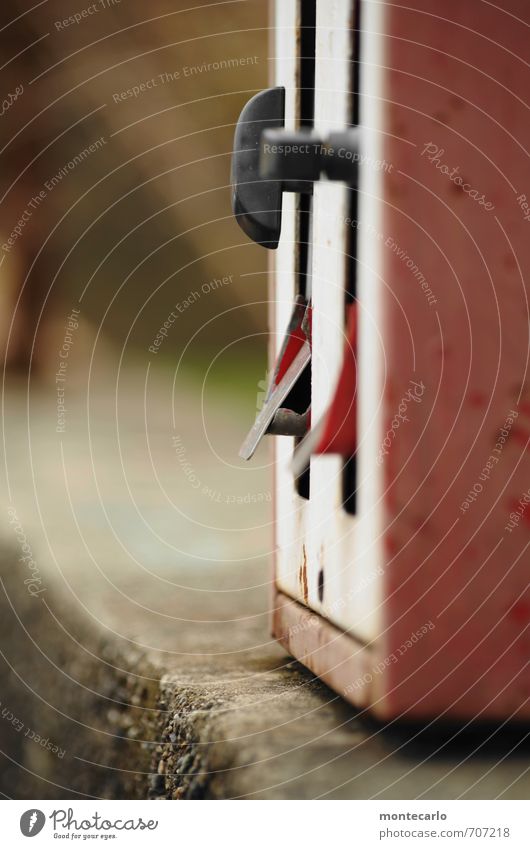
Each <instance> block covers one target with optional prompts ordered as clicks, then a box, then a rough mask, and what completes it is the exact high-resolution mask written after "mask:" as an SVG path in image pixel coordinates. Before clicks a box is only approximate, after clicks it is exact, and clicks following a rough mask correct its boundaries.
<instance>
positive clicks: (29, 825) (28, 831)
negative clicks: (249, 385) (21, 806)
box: [20, 808, 46, 837]
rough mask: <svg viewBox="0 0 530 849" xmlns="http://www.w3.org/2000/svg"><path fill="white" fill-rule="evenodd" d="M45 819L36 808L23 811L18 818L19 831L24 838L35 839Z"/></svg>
mask: <svg viewBox="0 0 530 849" xmlns="http://www.w3.org/2000/svg"><path fill="white" fill-rule="evenodd" d="M45 822H46V817H45V816H44V814H43V813H42V811H39V810H38V809H37V808H32V809H31V810H29V811H25V812H24V813H23V814H22V816H21V817H20V830H21V832H22V834H23V835H24V837H35V835H36V834H38V833H39V831H42V829H43V827H44V823H45Z"/></svg>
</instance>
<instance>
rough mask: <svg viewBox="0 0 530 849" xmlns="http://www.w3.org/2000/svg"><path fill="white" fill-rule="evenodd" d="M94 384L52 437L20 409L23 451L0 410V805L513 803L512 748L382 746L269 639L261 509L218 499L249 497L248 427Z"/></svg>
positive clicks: (395, 733) (34, 400) (140, 385)
mask: <svg viewBox="0 0 530 849" xmlns="http://www.w3.org/2000/svg"><path fill="white" fill-rule="evenodd" d="M114 377H115V376H111V375H109V373H108V367H106V371H105V372H104V373H103V372H97V370H96V371H95V373H94V375H93V380H94V384H95V385H96V386H97V392H96V393H95V394H94V395H92V394H91V392H89V390H88V387H87V386H85V387H84V388H83V389H81V388H78V389H76V388H75V385H74V384H71V392H70V395H69V400H68V403H69V412H68V416H67V428H66V432H65V433H64V434H56V432H55V419H54V416H55V409H54V403H55V399H54V394H53V386H52V387H51V389H49V390H39V391H38V392H35V391H33V390H32V392H31V395H30V407H29V409H30V423H31V427H30V428H29V430H28V429H27V424H28V418H27V406H26V397H25V388H24V387H23V386H18V387H12V389H11V392H10V394H9V395H8V412H9V414H8V416H7V417H6V433H5V438H6V456H7V458H8V459H7V481H8V484H6V488H5V491H4V501H5V511H4V539H5V549H4V551H3V554H2V558H1V564H0V565H1V571H0V577H1V578H2V585H1V587H0V593H1V605H2V610H1V616H0V649H1V652H2V655H1V656H0V660H1V663H2V669H1V681H2V689H1V692H0V699H1V702H2V705H1V710H0V714H3V716H0V748H1V750H2V752H3V762H2V770H1V776H0V782H1V783H0V789H1V791H2V792H3V793H4V794H5V795H7V796H10V797H15V798H38V797H44V798H66V797H77V796H79V797H81V796H82V797H84V796H95V797H103V798H120V797H138V798H146V797H149V798H162V799H179V798H239V797H244V798H316V797H320V796H322V797H334V798H340V797H346V798H362V799H364V798H373V797H375V798H415V797H422V798H454V797H459V796H462V797H464V798H493V797H497V796H502V797H503V798H527V797H528V793H529V791H530V777H529V774H528V755H529V751H528V743H527V742H525V741H524V740H523V738H524V736H525V734H526V733H527V731H526V729H511V730H508V729H506V728H504V729H500V730H499V729H489V730H476V731H475V732H474V733H473V734H470V733H469V732H459V731H458V730H457V729H436V730H433V729H423V728H409V729H404V728H395V727H390V728H381V727H379V726H376V725H373V724H371V723H370V722H368V721H367V720H366V719H365V718H363V717H359V716H358V715H356V714H355V712H354V711H353V710H351V709H350V708H349V707H347V706H346V705H345V704H344V703H343V702H342V701H341V700H340V699H339V698H338V697H336V696H335V695H334V694H333V693H331V692H330V691H329V690H328V689H327V688H325V687H323V686H322V685H320V684H319V683H318V682H315V681H314V680H313V679H312V677H311V676H310V675H309V674H308V673H307V672H305V671H304V670H303V669H302V667H300V666H299V665H298V664H296V663H293V662H291V661H290V659H289V658H288V657H286V656H285V653H284V652H283V650H282V649H280V648H279V647H278V646H277V645H276V644H275V643H274V642H273V641H272V640H271V639H270V637H269V631H268V620H269V610H268V608H269V605H270V585H269V574H268V566H267V557H268V546H269V538H270V526H269V503H268V502H267V501H266V500H264V501H260V500H258V499H256V500H255V501H252V500H250V501H246V502H245V501H242V502H241V503H240V504H239V505H237V504H236V505H234V502H233V500H232V499H233V497H234V495H235V496H238V495H239V496H241V495H243V494H245V493H251V494H254V495H256V494H259V493H265V494H266V493H267V492H268V478H267V472H266V470H265V469H260V468H259V465H258V464H255V465H253V466H251V467H243V465H242V464H241V466H238V465H237V464H236V463H235V461H234V458H235V457H236V455H237V450H236V449H237V443H238V440H239V437H240V435H241V431H242V430H244V423H245V421H244V420H245V416H248V415H249V414H250V415H251V413H252V411H251V410H248V409H246V410H245V409H244V408H243V405H242V404H238V402H237V401H234V404H232V405H231V406H230V407H229V406H228V405H226V404H225V403H223V404H221V403H220V400H219V397H218V396H216V395H215V393H214V394H213V395H209V394H208V393H206V400H205V405H204V409H203V410H202V411H201V410H200V402H198V400H197V399H198V397H199V396H198V393H197V392H196V391H195V390H194V388H193V387H192V386H190V385H188V384H186V383H185V382H184V383H183V384H182V385H179V386H178V392H177V397H178V407H177V415H176V422H177V424H176V425H174V424H173V409H172V402H171V399H172V381H173V375H167V376H164V375H163V374H162V375H160V374H159V375H156V376H153V374H152V373H148V372H147V370H145V371H142V370H136V371H134V370H128V371H126V372H124V373H122V374H120V376H119V381H118V390H117V392H116V383H115V382H114ZM144 390H145V403H144ZM87 399H88V406H87ZM116 399H117V403H116ZM234 405H235V406H234ZM87 410H88V413H87ZM223 410H225V411H226V412H223ZM228 410H230V412H228ZM203 413H204V418H203V416H202V414H203ZM87 415H88V421H87ZM198 422H203V423H204V424H201V426H200V427H199V426H198ZM234 422H235V424H234ZM241 423H242V424H241ZM176 433H177V434H178V437H179V439H180V443H179V445H181V446H184V455H183V454H182V452H180V453H179V454H176V453H175V442H174V436H175V434H176ZM179 451H180V449H179ZM183 456H184V457H185V460H186V463H188V466H186V469H188V471H186V469H185V464H184V463H183V462H182V457H183ZM261 459H263V455H262V456H261ZM190 467H191V468H192V470H193V474H194V475H195V476H196V478H197V479H199V481H200V487H199V488H197V487H195V485H194V484H193V483H192V480H191V476H190V474H189V468H190ZM212 493H215V494H216V495H214V496H212ZM217 495H219V496H220V497H219V498H218V497H217ZM8 509H10V510H12V511H13V510H14V511H16V519H17V522H18V525H17V524H15V523H14V522H12V523H11V524H10V518H11V519H13V513H8V512H7V511H8ZM17 528H18V532H17ZM20 529H22V531H23V537H22V536H21V530H20ZM24 544H25V545H27V546H29V547H30V551H31V556H32V557H33V559H34V561H35V563H36V568H37V569H38V574H37V573H35V574H37V577H38V578H39V580H40V581H41V584H39V585H38V588H41V589H43V592H41V593H39V594H38V595H37V597H32V596H31V595H30V593H29V592H28V586H27V584H26V585H25V584H24V580H25V579H26V578H27V576H28V566H27V564H26V563H25V562H24V561H21V560H20V558H21V556H22V555H23V551H24V549H23V546H24ZM17 729H19V730H17ZM36 735H39V737H41V738H44V745H42V741H40V742H39V740H38V739H37V737H36ZM46 742H48V743H49V744H50V746H49V749H50V750H48V749H46V748H45V746H46ZM54 747H55V748H56V751H55V752H54V751H53V748H54ZM63 752H64V754H62V753H63Z"/></svg>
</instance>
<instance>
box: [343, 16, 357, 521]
mask: <svg viewBox="0 0 530 849" xmlns="http://www.w3.org/2000/svg"><path fill="white" fill-rule="evenodd" d="M360 36H361V0H356V2H355V12H354V19H353V25H352V61H351V77H350V79H351V83H350V114H351V123H352V125H356V124H358V123H359V99H360V95H359V85H360V70H361V68H360ZM348 214H349V218H350V221H352V222H353V224H352V225H350V226H349V228H348V234H347V238H346V257H345V261H346V292H345V301H346V307H348V305H349V304H351V303H353V302H354V301H355V299H356V298H357V242H358V230H359V222H358V218H357V216H358V200H357V192H356V191H355V189H350V190H349V213H348ZM357 484H358V478H357V457H356V456H353V457H349V458H348V459H347V460H346V462H345V464H344V468H343V470H342V499H343V506H344V509H345V510H346V511H347V512H348V513H356V511H357Z"/></svg>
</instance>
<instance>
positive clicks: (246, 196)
mask: <svg viewBox="0 0 530 849" xmlns="http://www.w3.org/2000/svg"><path fill="white" fill-rule="evenodd" d="M284 110H285V89H284V88H283V87H281V86H279V87H278V88H269V89H265V90H264V91H260V92H259V94H256V95H255V96H254V97H253V98H251V100H249V102H248V103H247V104H246V105H245V106H244V108H243V111H242V112H241V115H240V116H239V120H238V122H237V126H236V131H235V137H234V152H233V156H232V209H233V212H234V215H235V217H236V218H237V221H238V223H239V225H240V227H241V228H242V230H243V231H244V232H245V233H246V234H247V236H249V238H250V239H252V240H253V241H254V242H257V243H258V244H259V245H263V246H264V247H266V248H277V247H278V241H279V239H280V231H281V226H282V184H281V183H280V182H278V181H277V180H268V179H264V178H263V177H261V175H260V170H259V160H260V149H261V134H262V133H263V131H264V130H265V129H279V128H280V127H283V125H284Z"/></svg>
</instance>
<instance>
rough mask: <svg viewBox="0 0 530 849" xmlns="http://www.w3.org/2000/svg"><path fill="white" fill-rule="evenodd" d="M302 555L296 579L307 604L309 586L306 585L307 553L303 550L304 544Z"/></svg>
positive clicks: (303, 548) (303, 547)
mask: <svg viewBox="0 0 530 849" xmlns="http://www.w3.org/2000/svg"><path fill="white" fill-rule="evenodd" d="M302 555H303V558H304V560H303V562H302V565H301V566H300V569H299V570H298V581H299V583H300V590H301V592H302V596H303V598H304V601H305V603H306V604H307V602H308V600H309V588H308V585H307V554H306V550H305V545H303V546H302Z"/></svg>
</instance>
